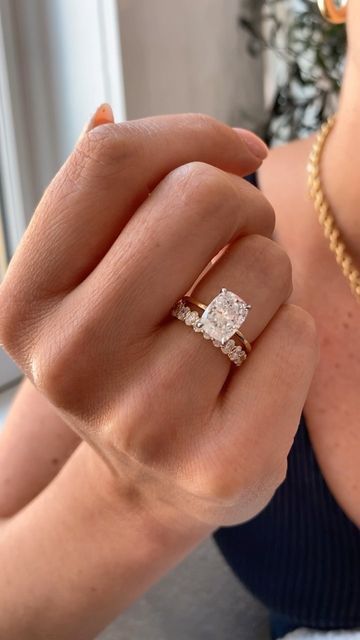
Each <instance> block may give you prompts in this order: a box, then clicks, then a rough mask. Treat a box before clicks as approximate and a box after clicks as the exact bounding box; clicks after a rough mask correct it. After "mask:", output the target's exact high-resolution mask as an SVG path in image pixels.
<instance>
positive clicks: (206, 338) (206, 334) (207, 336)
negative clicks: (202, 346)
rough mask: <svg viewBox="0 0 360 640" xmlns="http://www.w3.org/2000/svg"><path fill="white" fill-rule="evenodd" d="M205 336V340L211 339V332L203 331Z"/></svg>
mask: <svg viewBox="0 0 360 640" xmlns="http://www.w3.org/2000/svg"><path fill="white" fill-rule="evenodd" d="M203 336H204V338H205V340H211V337H210V336H209V334H208V333H205V332H204V333H203Z"/></svg>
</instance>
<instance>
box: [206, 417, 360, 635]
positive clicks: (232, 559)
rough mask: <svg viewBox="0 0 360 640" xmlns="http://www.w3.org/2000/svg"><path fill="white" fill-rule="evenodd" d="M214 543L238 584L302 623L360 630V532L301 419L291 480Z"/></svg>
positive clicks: (276, 610) (288, 477)
mask: <svg viewBox="0 0 360 640" xmlns="http://www.w3.org/2000/svg"><path fill="white" fill-rule="evenodd" d="M215 540H216V542H217V544H218V546H219V548H220V550H221V551H222V553H223V555H224V557H225V559H226V560H227V562H228V564H229V565H230V567H231V568H232V569H233V571H234V572H235V574H236V575H237V576H238V577H239V578H240V580H241V581H242V582H243V583H244V584H245V585H246V586H247V587H248V588H249V589H250V591H252V592H253V593H254V594H255V595H256V596H257V597H258V598H259V599H260V600H262V602H264V603H265V604H266V605H267V606H268V607H269V609H271V610H272V611H274V612H276V613H279V614H281V615H285V616H288V617H289V618H291V620H292V621H294V622H295V623H296V624H298V625H299V626H306V627H313V628H316V629H328V630H330V629H353V628H356V627H360V531H359V529H358V528H357V527H356V526H355V525H354V524H353V523H352V522H351V521H350V520H349V519H348V518H347V517H346V516H345V514H344V513H343V511H342V510H341V509H340V507H339V506H338V505H337V503H336V502H335V500H334V498H333V497H332V495H331V494H330V492H329V490H328V488H327V486H326V484H325V481H324V479H323V477H322V475H321V472H320V469H319V466H318V464H317V462H316V459H315V456H314V453H313V451H312V448H311V444H310V440H309V436H308V432H307V429H306V425H305V422H304V419H302V421H301V424H300V428H299V431H298V433H297V435H296V438H295V441H294V445H293V447H292V450H291V453H290V456H289V466H288V474H287V478H286V481H285V482H284V483H283V484H282V486H281V487H280V488H279V489H278V491H277V492H276V494H275V496H274V498H273V499H272V501H271V502H270V504H269V505H268V507H267V508H266V509H265V510H264V511H263V512H262V513H261V514H260V515H259V516H257V517H256V518H254V519H253V520H251V521H250V522H248V523H247V524H244V525H240V526H238V527H229V528H224V529H220V530H219V531H218V532H217V533H216V534H215Z"/></svg>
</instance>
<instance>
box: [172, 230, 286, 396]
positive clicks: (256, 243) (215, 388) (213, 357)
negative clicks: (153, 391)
mask: <svg viewBox="0 0 360 640" xmlns="http://www.w3.org/2000/svg"><path fill="white" fill-rule="evenodd" d="M223 287H225V288H226V289H228V290H230V291H233V292H234V293H236V294H237V295H239V296H240V297H241V298H242V299H243V300H245V301H246V302H247V303H248V304H250V305H251V311H250V313H249V314H248V317H247V319H246V320H245V322H244V324H243V326H242V327H241V331H242V332H243V333H244V335H245V336H246V338H247V340H249V341H250V342H253V341H255V340H256V339H257V338H258V337H259V336H260V334H261V333H262V332H263V331H264V329H265V328H266V326H267V325H268V324H269V322H270V321H271V320H272V318H273V317H274V315H275V314H276V312H277V311H278V309H279V308H280V307H281V306H282V305H283V304H284V303H285V302H286V300H287V299H288V297H289V295H290V293H291V290H292V277H291V263H290V260H289V258H288V256H287V254H286V253H285V251H284V250H283V249H282V248H281V247H280V246H279V245H278V244H277V243H275V242H273V241H272V240H270V239H268V238H265V237H263V236H258V235H251V236H246V237H244V238H240V239H238V240H237V241H236V242H235V243H234V244H233V245H231V246H230V247H228V249H227V250H226V252H225V253H224V254H223V255H222V256H221V257H220V259H219V260H218V261H217V262H216V263H215V265H214V266H213V267H212V268H211V269H210V270H209V271H208V272H207V273H206V275H205V276H204V277H203V278H202V279H201V280H200V282H198V284H197V285H196V288H195V290H194V291H193V292H192V297H193V298H195V299H196V300H199V301H201V302H202V303H203V304H205V305H207V304H209V303H210V302H211V301H212V300H213V299H214V298H215V297H216V296H217V295H218V293H219V292H220V290H221V289H222V288H223ZM197 310H198V311H199V315H201V314H202V311H201V310H199V309H197ZM159 341H160V343H161V347H162V353H163V356H162V357H163V358H164V360H166V359H167V358H170V359H171V360H172V362H173V363H174V362H175V363H177V366H178V367H179V369H183V371H181V370H179V372H178V373H179V378H180V377H181V376H183V378H181V379H184V380H187V383H188V385H189V386H191V384H192V380H193V378H194V376H195V377H199V376H200V377H204V376H205V377H206V381H207V384H206V385H202V388H204V390H205V392H206V394H209V391H210V389H212V392H213V394H214V399H215V398H216V397H217V395H218V393H219V391H220V390H221V388H222V386H223V384H224V382H225V380H226V377H227V375H228V373H229V370H230V367H231V366H233V365H232V364H231V361H230V359H229V358H228V357H227V356H226V355H225V354H223V353H222V352H221V350H220V349H217V348H215V347H214V345H213V343H212V341H208V340H204V338H203V336H202V335H201V333H195V332H194V331H193V330H192V328H191V327H187V326H186V325H185V324H184V323H180V322H179V321H178V320H175V319H172V320H170V321H169V324H168V325H167V326H166V328H165V331H164V332H163V333H162V335H161V336H160V337H159ZM176 354H177V355H176ZM249 357H251V354H250V355H249ZM173 366H174V365H173ZM175 366H176V364H175ZM185 369H186V370H187V371H188V372H189V371H191V376H188V375H186V372H185ZM209 385H210V386H209ZM200 388H201V386H200V387H198V390H199V389H200Z"/></svg>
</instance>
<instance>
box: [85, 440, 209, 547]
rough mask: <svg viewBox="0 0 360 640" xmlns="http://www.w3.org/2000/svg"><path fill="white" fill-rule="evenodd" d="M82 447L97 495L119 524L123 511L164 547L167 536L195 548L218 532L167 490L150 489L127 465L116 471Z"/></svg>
mask: <svg viewBox="0 0 360 640" xmlns="http://www.w3.org/2000/svg"><path fill="white" fill-rule="evenodd" d="M82 447H83V448H84V450H83V452H82V455H83V457H84V461H85V468H86V469H87V474H88V476H89V478H90V482H91V485H92V491H94V494H95V495H96V496H97V497H98V498H99V499H100V500H101V502H102V503H103V505H104V506H105V508H106V509H107V510H109V509H110V510H111V511H112V512H113V514H114V517H115V518H116V517H118V518H119V520H120V521H122V522H123V518H124V512H126V513H127V514H128V515H129V517H132V516H134V517H136V518H140V520H141V522H142V523H143V526H144V529H143V531H144V536H149V537H150V539H152V540H156V538H159V541H160V543H161V544H162V545H163V544H164V536H165V537H166V536H168V539H169V541H171V539H176V541H177V543H181V542H182V543H183V544H184V546H186V545H190V546H195V545H196V544H197V543H199V542H200V541H201V540H203V539H205V538H206V537H208V536H209V535H211V533H212V531H213V530H214V529H215V527H214V526H212V525H210V524H209V523H207V522H203V521H201V520H199V519H198V518H196V517H195V516H194V515H191V514H190V513H187V512H186V511H185V510H183V509H180V508H179V507H178V506H177V505H175V504H174V503H173V502H172V501H171V496H170V495H169V496H166V495H165V494H164V491H162V492H158V491H156V489H154V488H149V483H148V481H147V479H144V478H143V477H141V474H136V475H135V474H133V473H131V472H130V471H129V469H128V467H127V465H126V464H125V462H124V465H123V466H122V465H121V464H120V465H119V467H118V468H117V469H116V471H115V470H113V469H111V468H110V466H109V465H108V464H107V462H105V461H104V460H103V459H102V458H101V457H100V455H99V454H98V453H97V452H96V451H94V450H93V449H92V448H91V447H90V446H89V445H87V444H85V443H84V444H83V445H82ZM167 498H168V499H167Z"/></svg>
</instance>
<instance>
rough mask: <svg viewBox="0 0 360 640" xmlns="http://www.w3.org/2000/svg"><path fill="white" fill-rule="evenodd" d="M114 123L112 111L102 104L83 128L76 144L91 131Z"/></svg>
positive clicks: (108, 106)
mask: <svg viewBox="0 0 360 640" xmlns="http://www.w3.org/2000/svg"><path fill="white" fill-rule="evenodd" d="M112 122H114V114H113V110H112V108H111V107H110V105H109V104H107V103H104V104H101V105H100V107H98V108H97V109H96V111H95V113H94V115H93V116H92V117H91V118H90V120H89V122H87V123H86V125H85V126H84V128H83V130H82V132H81V134H80V136H79V140H78V142H80V140H81V139H82V138H83V137H84V135H85V134H86V133H89V131H91V129H94V128H95V127H98V126H99V125H101V124H111V123H112Z"/></svg>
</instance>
